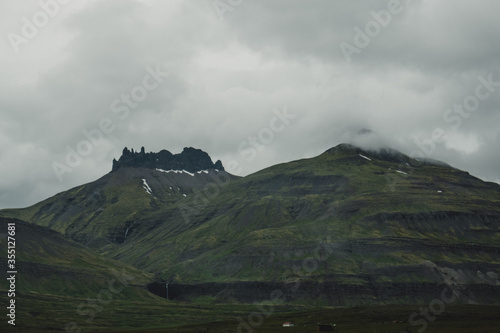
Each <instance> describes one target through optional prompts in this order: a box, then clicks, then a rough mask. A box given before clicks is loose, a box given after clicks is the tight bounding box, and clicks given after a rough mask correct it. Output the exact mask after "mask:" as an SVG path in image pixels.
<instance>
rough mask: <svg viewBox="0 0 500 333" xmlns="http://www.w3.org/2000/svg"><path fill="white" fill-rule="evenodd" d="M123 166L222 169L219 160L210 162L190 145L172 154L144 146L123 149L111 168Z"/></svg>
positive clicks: (203, 153)
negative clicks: (152, 151)
mask: <svg viewBox="0 0 500 333" xmlns="http://www.w3.org/2000/svg"><path fill="white" fill-rule="evenodd" d="M123 167H144V168H150V169H155V168H158V169H164V170H186V171H189V172H196V171H200V170H207V169H218V170H224V167H223V166H222V162H221V161H217V162H215V163H213V162H212V159H211V158H210V156H209V155H208V154H207V153H206V152H204V151H203V150H201V149H195V148H192V147H189V148H184V150H183V151H182V152H181V153H180V154H175V155H174V154H172V153H171V152H169V151H168V150H162V151H160V152H158V153H146V152H145V151H144V147H142V148H141V151H140V152H134V149H132V151H130V150H128V149H127V147H125V148H124V149H123V152H122V156H121V157H120V159H119V160H118V161H117V160H116V159H113V169H112V170H111V171H116V170H118V169H119V168H123Z"/></svg>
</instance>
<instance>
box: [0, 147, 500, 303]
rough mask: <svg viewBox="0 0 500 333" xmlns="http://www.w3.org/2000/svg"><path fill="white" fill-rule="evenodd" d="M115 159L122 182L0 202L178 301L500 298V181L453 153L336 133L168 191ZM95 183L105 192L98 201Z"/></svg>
mask: <svg viewBox="0 0 500 333" xmlns="http://www.w3.org/2000/svg"><path fill="white" fill-rule="evenodd" d="M116 172H122V174H121V176H120V177H119V179H116V182H115V183H113V182H112V181H111V179H115V178H113V177H117V176H116V175H113V173H111V174H109V175H107V176H105V177H103V178H101V180H99V181H97V182H96V183H92V184H87V185H85V186H84V187H81V188H77V189H73V190H70V191H68V192H65V193H61V194H59V195H58V196H56V197H54V198H51V199H48V200H47V201H45V202H42V203H40V204H37V205H35V206H33V207H30V208H27V209H25V210H8V211H5V210H4V211H1V213H0V214H3V215H9V216H18V217H23V218H25V219H27V220H28V221H30V222H32V223H36V224H42V225H47V226H49V227H51V228H53V229H55V230H58V231H60V232H64V233H66V234H67V235H70V236H71V237H72V238H73V239H76V240H79V241H81V242H83V243H87V244H88V243H91V244H92V245H93V246H95V247H97V248H98V249H99V250H100V251H101V253H103V254H104V255H105V256H107V257H110V258H113V259H118V260H121V261H125V262H127V263H130V264H132V265H134V266H135V267H137V268H140V269H142V270H145V271H148V272H153V273H157V274H159V275H160V276H161V277H162V278H163V279H165V280H166V281H169V282H171V295H172V297H176V298H177V299H179V300H182V299H197V298H199V297H204V296H207V295H208V296H210V297H216V298H217V299H220V300H235V299H236V300H238V301H243V302H247V301H252V300H258V299H266V298H269V294H270V293H271V292H272V290H276V289H278V290H283V291H284V292H285V294H286V295H287V301H289V302H293V301H294V300H295V301H298V302H312V303H314V304H316V303H317V304H323V305H325V304H330V305H349V304H359V303H398V302H399V303H401V302H406V303H408V302H410V303H411V302H420V301H423V300H432V299H433V298H436V297H437V296H436V295H439V293H440V292H441V290H442V289H443V288H444V287H447V286H448V287H450V288H451V287H453V288H454V290H461V291H462V292H461V294H462V298H461V299H460V301H462V302H466V303H467V302H479V303H495V302H498V299H499V297H498V295H499V292H500V289H499V288H500V287H499V285H500V281H499V280H498V274H499V273H500V233H499V231H500V229H499V228H500V186H499V185H498V184H494V183H486V182H483V181H481V180H480V179H477V178H475V177H472V176H470V175H469V174H468V173H466V172H463V171H460V170H457V169H454V168H452V167H450V166H448V165H446V164H443V163H439V162H435V161H417V160H414V159H411V158H409V157H408V156H405V155H403V154H401V153H399V152H397V151H393V150H389V149H386V150H381V151H379V152H371V151H364V150H362V149H359V148H356V147H353V146H350V145H339V146H337V147H335V148H332V149H330V150H328V151H326V152H325V153H323V154H322V155H320V156H318V157H315V158H310V159H303V160H298V161H293V162H290V163H284V164H279V165H275V166H272V167H270V168H267V169H264V170H262V171H259V172H257V173H255V174H252V175H249V176H247V177H244V178H235V177H230V176H220V175H219V177H218V178H217V177H210V178H209V177H208V175H207V177H205V178H204V179H203V180H202V181H200V182H199V183H196V185H192V186H191V187H189V188H187V189H186V190H185V192H183V191H181V192H183V193H184V194H186V196H184V195H177V196H176V197H175V199H174V198H172V199H170V198H169V196H168V193H169V192H165V193H164V194H160V193H162V191H166V188H169V185H167V184H166V183H165V182H162V181H158V183H154V181H153V180H154V179H160V177H162V176H164V175H163V174H161V172H159V171H156V170H154V169H146V168H137V167H124V168H121V169H120V170H118V171H116ZM165 175H167V174H165ZM168 175H170V176H171V177H173V178H172V179H171V180H170V181H171V182H175V181H179V179H180V178H179V177H180V176H181V175H180V174H173V173H171V174H168ZM213 175H215V174H213ZM186 177H190V178H191V179H195V176H190V175H186ZM196 177H197V176H196ZM103 179H104V180H105V183H106V185H102V187H101V188H99V187H98V185H97V184H98V183H99V182H100V181H102V180H103ZM142 179H147V182H148V184H149V185H150V187H151V189H152V193H153V195H151V194H149V193H147V192H146V191H145V189H144V188H143V187H142V186H143V184H142ZM200 180H201V178H200ZM112 184H116V187H113V185H112ZM129 184H130V185H129ZM172 184H173V183H172ZM106 186H108V187H106ZM113 189H114V190H113ZM180 189H183V188H182V187H180ZM169 190H170V188H169ZM80 191H81V192H80ZM113 191H116V192H113ZM92 193H93V194H95V195H96V196H97V197H100V198H103V199H102V202H101V203H100V206H99V205H94V206H92V205H90V206H91V207H92V209H88V208H86V207H88V206H85V203H86V202H88V200H91V199H90V198H91V197H92V195H91V194H92ZM109 193H116V194H115V196H113V195H110V194H109ZM155 193H159V194H158V197H157V199H155V198H154V196H155V195H156V194H155ZM172 194H173V193H172ZM68 200H69V201H68ZM96 201H97V202H99V200H97V199H96ZM76 203H78V204H76ZM98 206H99V207H103V210H102V212H101V213H100V214H99V215H97V216H101V215H102V218H100V217H96V214H97V213H96V212H95V210H94V209H96V210H97V209H98V208H97V207H98ZM75 207H76V208H75ZM78 207H80V208H79V209H80V211H81V214H80V215H78V214H76V213H75V210H76V211H78V209H77V208H78ZM51 214H53V215H51ZM92 214H93V215H92ZM89 216H90V217H89ZM89 221H90V222H89ZM127 229H129V230H128V232H127ZM117 230H118V232H117ZM117 234H118V235H122V236H121V238H120V237H117ZM123 235H126V237H123ZM90 236H91V237H90ZM96 236H97V237H96ZM94 238H98V239H101V240H106V241H101V242H98V243H97V242H93V241H92V242H91V241H89V239H94ZM457 292H458V291H457ZM465 295H467V296H465Z"/></svg>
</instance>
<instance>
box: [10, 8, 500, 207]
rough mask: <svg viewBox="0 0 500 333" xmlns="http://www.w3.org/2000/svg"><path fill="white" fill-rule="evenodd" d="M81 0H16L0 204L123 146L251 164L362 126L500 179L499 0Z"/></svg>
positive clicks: (88, 175) (313, 150) (20, 202)
mask: <svg viewBox="0 0 500 333" xmlns="http://www.w3.org/2000/svg"><path fill="white" fill-rule="evenodd" d="M66 2H69V1H67V0H65V1H62V0H58V1H56V0H40V1H33V0H23V1H13V0H0V34H1V39H0V43H1V44H0V49H1V53H0V71H1V75H0V176H1V177H0V208H6V207H25V206H28V205H31V204H34V203H36V202H38V201H40V200H43V199H45V198H47V197H49V196H52V195H54V194H56V193H58V192H61V191H64V190H67V189H70V188H72V187H74V186H77V185H81V184H84V183H87V182H91V181H93V180H95V179H97V178H99V177H101V176H103V175H104V174H106V173H108V172H109V171H110V170H111V166H112V160H113V158H117V159H118V158H119V157H120V155H121V151H122V149H123V148H124V147H128V148H134V149H140V147H141V146H144V147H145V148H146V151H155V152H156V151H159V150H161V149H167V150H169V151H171V152H172V153H179V152H181V151H182V148H183V147H188V146H192V147H195V148H200V149H203V150H205V151H206V152H208V153H209V154H210V156H211V157H212V159H213V160H214V161H215V160H217V159H221V160H222V162H223V164H224V165H225V166H226V169H228V164H230V163H231V164H232V167H231V168H230V170H229V171H233V172H234V173H237V174H239V175H247V174H250V173H252V172H255V171H258V170H260V169H262V168H265V167H268V166H271V165H273V164H276V163H280V162H286V161H291V160H295V159H300V158H304V157H312V156H315V155H318V154H320V153H322V152H323V151H325V150H326V149H328V148H331V147H333V146H335V145H337V144H339V143H342V142H347V141H352V140H354V141H356V140H357V139H356V133H357V132H358V131H359V130H360V129H362V128H368V129H371V130H372V131H374V133H375V134H372V135H370V136H369V137H367V138H368V141H369V142H370V143H373V142H381V143H382V144H387V145H390V146H392V147H394V148H396V149H399V150H401V151H403V152H404V153H407V154H414V155H418V154H420V155H421V156H427V157H431V158H434V159H439V160H443V161H445V162H447V163H449V164H451V165H453V166H455V167H457V168H460V169H463V170H466V171H468V172H470V173H471V174H473V175H475V176H477V177H479V178H482V179H484V180H488V181H496V182H500V157H499V147H500V134H499V133H500V71H499V65H500V43H499V36H500V20H499V19H498V13H500V2H498V1H494V0H490V1H488V0H483V1H457V0H446V1H435V0H432V1H431V0H424V1H418V0H414V1H406V0H402V1H401V2H399V3H398V2H397V1H396V2H395V1H373V0H370V1H351V0H345V1H331V0H301V1H298V0H286V1H284V0H282V1H276V0H274V1H273V0H216V1H212V0H196V1H194V0H193V1H174V0H169V1H160V0H156V1H154V0H135V1H133V0H94V1H91V0H74V1H71V2H69V3H66ZM433 133H434V135H433ZM101 135H102V138H101ZM88 137H90V139H89V138H88ZM365 141H367V140H365Z"/></svg>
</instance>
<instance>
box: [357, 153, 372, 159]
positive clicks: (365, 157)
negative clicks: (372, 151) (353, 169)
mask: <svg viewBox="0 0 500 333" xmlns="http://www.w3.org/2000/svg"><path fill="white" fill-rule="evenodd" d="M358 155H359V156H361V157H363V158H364V159H365V160H368V161H371V160H372V159H371V158H369V157H366V156H365V155H361V154H358Z"/></svg>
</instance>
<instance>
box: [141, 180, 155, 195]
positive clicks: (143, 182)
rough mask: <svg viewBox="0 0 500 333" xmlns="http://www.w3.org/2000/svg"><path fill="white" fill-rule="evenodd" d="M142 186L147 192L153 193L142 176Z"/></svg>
mask: <svg viewBox="0 0 500 333" xmlns="http://www.w3.org/2000/svg"><path fill="white" fill-rule="evenodd" d="M142 188H143V189H145V190H146V192H148V193H149V194H153V191H152V190H151V187H149V185H148V182H147V181H146V179H144V178H143V179H142Z"/></svg>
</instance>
